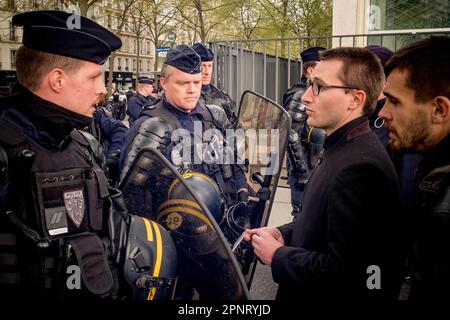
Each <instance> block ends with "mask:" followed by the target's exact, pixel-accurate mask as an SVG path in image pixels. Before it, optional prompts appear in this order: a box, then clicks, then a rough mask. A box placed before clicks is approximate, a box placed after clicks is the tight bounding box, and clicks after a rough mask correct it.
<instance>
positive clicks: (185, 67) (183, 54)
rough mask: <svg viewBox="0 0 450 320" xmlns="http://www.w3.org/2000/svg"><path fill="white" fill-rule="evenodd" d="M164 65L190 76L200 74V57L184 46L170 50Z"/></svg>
mask: <svg viewBox="0 0 450 320" xmlns="http://www.w3.org/2000/svg"><path fill="white" fill-rule="evenodd" d="M164 63H165V64H168V65H170V66H173V67H175V68H177V69H178V70H181V71H183V72H186V73H190V74H196V73H200V72H201V65H202V64H201V59H200V56H199V55H198V54H197V52H195V51H194V49H192V48H191V47H189V46H187V45H185V44H181V45H179V46H176V47H175V48H172V49H170V50H169V52H168V53H167V56H166V60H165V61H164Z"/></svg>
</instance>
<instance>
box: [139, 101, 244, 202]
mask: <svg viewBox="0 0 450 320" xmlns="http://www.w3.org/2000/svg"><path fill="white" fill-rule="evenodd" d="M200 113H201V117H202V123H203V132H205V131H206V130H209V129H219V130H220V131H222V133H223V132H224V130H225V129H226V125H225V124H218V120H219V119H217V118H215V117H214V115H213V112H212V111H211V110H210V109H209V108H208V107H205V106H201V108H200ZM141 115H146V116H149V117H159V118H161V119H164V120H165V121H167V122H168V123H169V124H170V125H171V126H172V127H173V128H174V130H176V129H180V128H183V126H182V125H181V123H180V121H179V120H178V119H177V118H176V117H175V115H174V114H173V113H172V112H170V111H169V110H167V108H166V107H164V105H163V100H160V101H159V102H157V103H155V104H153V105H151V106H147V107H145V109H144V110H143V112H142V113H141ZM225 120H226V119H225ZM194 148H195V146H194ZM202 167H203V171H204V173H205V174H207V175H208V176H210V177H211V178H213V179H214V181H216V183H217V184H218V185H219V188H220V191H221V193H222V195H223V196H224V198H225V201H226V203H227V205H232V204H234V203H235V202H236V200H237V199H236V194H237V191H236V186H235V183H234V181H233V179H232V178H233V171H232V167H231V165H229V164H221V165H217V164H210V163H208V164H206V163H204V164H203V165H202Z"/></svg>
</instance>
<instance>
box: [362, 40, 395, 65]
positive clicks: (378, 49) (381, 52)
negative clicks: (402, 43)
mask: <svg viewBox="0 0 450 320" xmlns="http://www.w3.org/2000/svg"><path fill="white" fill-rule="evenodd" d="M366 49H368V50H369V51H371V52H372V53H373V54H375V55H376V56H377V57H378V58H379V59H380V62H381V65H382V66H383V67H384V65H385V64H386V62H387V61H388V60H389V58H390V57H391V56H392V55H393V54H394V52H392V51H391V50H390V49H388V48H386V47H382V46H376V45H370V46H367V47H366Z"/></svg>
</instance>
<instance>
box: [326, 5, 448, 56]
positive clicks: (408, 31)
mask: <svg viewBox="0 0 450 320" xmlns="http://www.w3.org/2000/svg"><path fill="white" fill-rule="evenodd" d="M449 31H450V2H449V1H448V0H333V35H334V36H336V35H354V34H358V35H363V34H364V35H367V36H365V37H356V38H351V37H346V38H342V39H338V38H336V39H333V47H337V46H340V45H339V44H338V43H337V41H341V45H346V46H355V45H356V46H366V45H370V44H376V45H382V46H385V47H388V48H390V49H392V50H396V49H398V48H400V47H403V46H404V45H406V44H407V43H409V42H412V41H417V40H419V39H420V38H421V37H426V36H428V35H430V34H440V33H445V32H447V33H448V32H449Z"/></svg>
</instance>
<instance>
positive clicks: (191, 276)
mask: <svg viewBox="0 0 450 320" xmlns="http://www.w3.org/2000/svg"><path fill="white" fill-rule="evenodd" d="M165 64H167V65H170V66H173V67H175V68H177V69H178V70H180V71H182V72H185V73H189V74H198V73H200V65H201V63H200V57H199V56H198V54H197V53H196V52H195V51H193V50H192V48H190V47H189V46H186V45H180V46H177V47H176V48H173V49H171V50H170V51H169V52H168V54H167V57H166V60H165ZM225 120H226V117H225ZM215 121H216V119H215V118H214V116H213V114H212V112H211V111H210V110H209V109H207V108H206V107H205V106H203V105H202V104H200V103H197V105H196V106H195V108H194V109H193V110H192V111H191V112H185V111H183V110H181V109H179V108H177V107H175V106H173V105H172V104H171V103H169V102H168V101H167V100H166V99H165V98H163V99H160V100H159V101H157V102H156V103H154V104H153V105H151V106H147V107H146V108H145V109H144V111H143V112H142V113H141V115H140V117H139V118H138V119H137V120H136V122H135V123H134V125H133V126H132V127H131V128H130V130H129V131H128V133H127V136H126V138H125V146H124V153H123V156H122V157H121V168H122V172H121V176H122V178H123V177H125V176H127V174H128V173H129V171H130V170H134V168H133V167H132V165H133V163H135V157H136V155H137V154H139V152H138V150H141V149H142V148H145V147H149V146H150V147H153V148H155V149H157V150H159V151H160V152H161V153H163V155H164V156H166V157H167V158H168V159H169V160H170V161H171V162H172V163H173V164H174V165H175V166H177V167H178V168H179V169H180V171H182V172H183V171H186V170H188V171H194V172H195V173H204V174H206V175H207V176H209V177H211V178H212V179H213V180H214V181H215V182H216V184H217V187H218V189H219V190H220V195H221V196H222V197H225V198H226V200H225V202H228V201H230V202H233V203H235V202H236V201H237V199H236V194H237V191H238V190H239V189H241V188H247V183H246V179H245V175H244V173H243V171H242V169H241V168H239V167H237V166H234V165H227V164H216V163H206V162H205V161H203V162H201V163H198V164H197V163H194V162H193V161H192V159H193V158H192V157H196V156H200V155H199V154H198V153H197V152H198V150H199V149H200V147H201V148H204V147H205V146H204V145H203V143H201V144H200V145H195V144H192V145H191V147H192V148H190V151H191V152H192V154H189V155H186V154H182V152H183V148H179V147H180V146H182V145H183V143H184V141H187V140H190V141H191V142H194V141H196V139H199V140H198V141H203V139H202V137H200V136H199V137H195V136H194V135H195V134H199V135H203V133H204V132H205V131H206V130H208V129H218V130H216V131H217V135H218V136H219V138H212V139H211V140H214V141H216V143H218V142H219V141H221V139H222V137H220V135H221V130H220V128H218V127H216V125H215ZM196 126H202V130H201V131H199V132H197V131H196V130H195V127H196ZM177 129H178V130H180V131H178V130H177ZM176 130H177V131H176ZM176 132H178V133H180V135H178V136H177V137H175V135H174V133H176ZM171 140H172V141H171ZM213 144H214V143H213V142H212V141H210V142H209V145H208V146H209V147H210V148H212V149H214V146H213ZM210 150H211V149H210ZM215 150H216V152H219V149H215ZM195 153H197V155H195ZM185 156H187V157H185ZM185 159H188V160H187V162H185ZM200 159H201V158H200ZM140 179H141V178H140ZM208 179H209V178H208ZM122 185H123V180H122ZM123 192H124V194H125V199H126V202H127V206H128V208H129V209H130V210H131V211H133V212H135V213H137V214H140V215H143V216H147V217H149V218H155V217H154V216H153V217H152V216H149V214H151V212H154V210H151V208H152V199H150V198H151V197H152V195H149V194H148V191H147V190H143V189H136V190H135V189H134V188H130V189H127V188H124V189H123ZM127 195H130V196H127ZM156 200H158V199H156ZM159 200H162V199H159ZM222 205H223V204H222ZM149 209H150V210H149ZM217 220H218V221H217V222H220V218H217ZM175 231H176V230H174V231H173V232H175ZM191 239H195V238H194V236H193V235H192V236H191ZM191 241H192V240H191ZM176 243H177V245H178V248H179V255H180V256H181V257H182V259H183V263H182V264H181V265H182V268H181V271H180V272H181V273H182V276H181V278H182V280H181V281H179V285H180V288H181V289H180V290H179V292H178V293H177V296H179V297H181V298H183V299H186V298H190V294H189V292H190V291H189V290H187V291H186V290H184V289H182V288H184V287H185V284H186V281H187V282H193V283H194V286H195V288H196V289H197V290H198V291H199V292H200V298H201V299H202V298H206V299H231V298H233V297H235V296H234V295H235V291H234V289H233V286H234V285H235V284H236V282H237V279H234V278H233V277H231V278H230V277H229V276H228V275H225V273H226V272H229V271H230V270H231V269H230V268H231V264H230V262H229V261H224V260H223V258H222V254H223V253H218V252H217V250H216V249H214V250H207V252H205V251H203V250H200V252H196V253H193V252H192V251H191V250H189V251H188V250H186V247H185V245H186V241H184V240H183V241H179V242H176ZM196 246H198V248H202V247H203V244H202V243H197V244H196V245H194V246H190V248H192V247H196ZM217 263H218V264H217ZM199 265H203V267H201V268H198V266H199ZM219 269H220V270H223V272H222V271H221V272H220V274H216V272H217V270H219ZM205 280H206V281H205ZM188 287H189V286H188Z"/></svg>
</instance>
